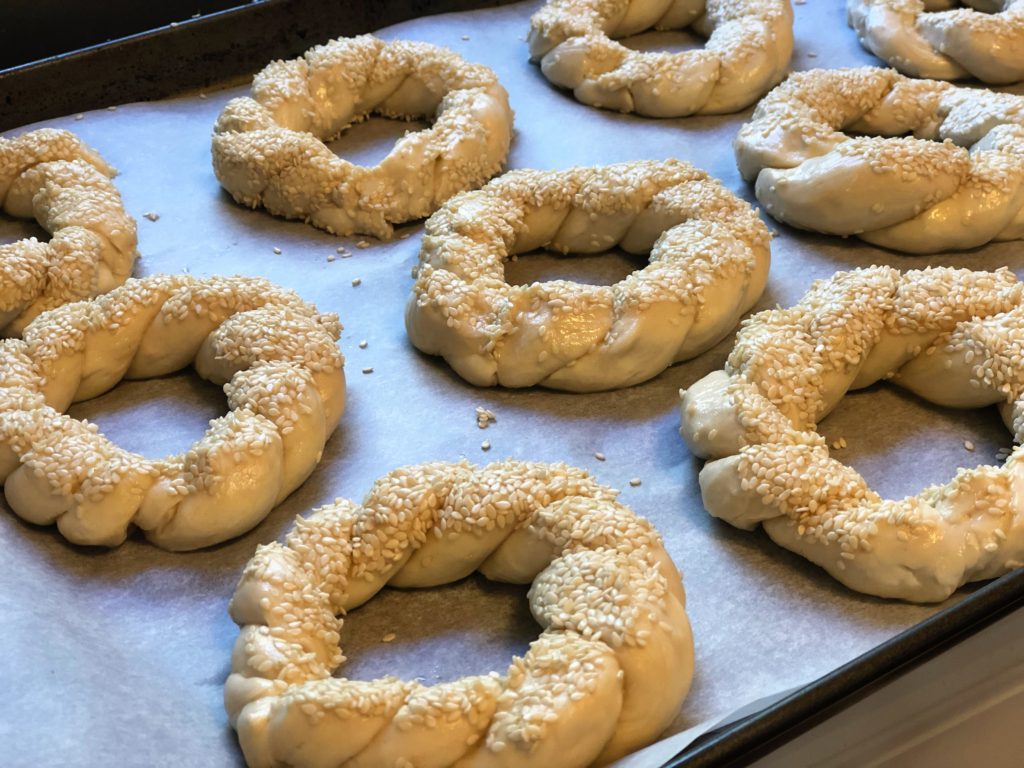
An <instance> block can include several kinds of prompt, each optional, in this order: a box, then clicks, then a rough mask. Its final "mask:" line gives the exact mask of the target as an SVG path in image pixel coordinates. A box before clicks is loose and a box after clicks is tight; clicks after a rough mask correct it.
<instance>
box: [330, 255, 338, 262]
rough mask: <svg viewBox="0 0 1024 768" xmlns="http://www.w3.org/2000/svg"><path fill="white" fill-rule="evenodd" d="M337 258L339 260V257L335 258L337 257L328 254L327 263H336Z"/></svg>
mask: <svg viewBox="0 0 1024 768" xmlns="http://www.w3.org/2000/svg"><path fill="white" fill-rule="evenodd" d="M337 258H338V257H337V256H335V255H334V254H333V253H328V254H327V262H328V263H330V262H332V261H334V260H335V259H337Z"/></svg>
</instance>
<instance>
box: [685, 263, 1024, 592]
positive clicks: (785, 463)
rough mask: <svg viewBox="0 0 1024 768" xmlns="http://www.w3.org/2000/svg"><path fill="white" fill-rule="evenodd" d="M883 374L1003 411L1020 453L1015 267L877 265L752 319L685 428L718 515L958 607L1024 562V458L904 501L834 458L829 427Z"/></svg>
mask: <svg viewBox="0 0 1024 768" xmlns="http://www.w3.org/2000/svg"><path fill="white" fill-rule="evenodd" d="M881 379H891V380H892V382H893V383H895V384H897V385H899V386H901V387H904V388H906V389H908V390H910V391H912V392H914V393H916V394H917V395H919V396H921V397H923V398H924V399H926V400H928V401H930V402H933V403H937V404H939V405H946V406H952V407H955V408H980V407H983V406H988V405H998V406H999V409H1000V413H1001V415H1002V417H1003V420H1004V421H1005V422H1006V424H1007V426H1008V427H1009V428H1010V430H1011V432H1013V434H1014V437H1015V439H1016V440H1017V441H1018V442H1020V441H1021V440H1022V439H1024V294H1022V284H1021V283H1020V282H1018V281H1017V279H1016V277H1014V275H1013V273H1012V272H1010V271H1009V270H1007V269H1001V270H999V271H997V272H972V271H970V270H956V269H948V268H939V269H926V270H921V271H911V272H906V273H902V274H901V273H900V272H899V271H897V270H895V269H892V268H890V267H871V268H868V269H859V270H854V271H852V272H840V273H838V274H836V275H835V276H834V277H832V278H831V279H829V280H823V281H818V282H816V283H815V284H814V285H813V286H812V287H811V290H810V291H809V292H808V293H807V295H806V296H804V298H803V299H801V301H800V302H799V303H798V304H797V305H796V306H794V307H792V308H790V309H775V310H770V311H767V312H761V313H759V314H757V315H754V316H753V317H751V318H750V319H749V320H748V321H746V323H745V324H744V326H743V328H742V329H741V330H740V333H739V335H738V337H737V340H736V347H735V349H734V350H733V352H732V355H731V356H730V357H729V361H728V363H727V364H726V368H725V370H724V371H718V372H716V373H712V374H710V375H708V376H706V377H704V378H703V379H701V380H700V381H698V382H697V383H696V384H694V385H693V386H692V387H690V388H689V389H688V390H687V391H686V392H685V393H683V394H682V405H681V415H682V428H681V433H682V435H683V437H684V438H685V440H686V442H687V443H688V444H689V446H690V449H691V450H692V451H693V453H694V454H695V455H697V456H700V457H706V458H710V459H711V461H709V462H708V463H707V464H706V465H705V466H704V468H703V469H702V470H701V473H700V486H701V493H702V495H703V498H704V506H705V507H706V508H707V510H708V511H709V512H710V513H711V514H712V515H713V516H715V517H719V518H722V519H723V520H725V521H727V522H729V523H730V524H732V525H735V526H736V527H738V528H745V529H753V528H755V527H756V526H757V525H758V524H761V525H763V526H764V529H765V531H766V532H767V533H768V535H769V536H770V537H771V538H772V539H773V540H774V541H775V542H777V543H778V544H780V545H781V546H783V547H785V548H786V549H789V550H792V551H793V552H796V553H798V554H801V555H803V556H804V557H806V558H807V559H808V560H810V561H812V562H814V563H817V564H818V565H820V566H821V567H822V568H824V569H825V570H827V571H828V572H829V573H830V574H831V575H832V576H834V577H835V578H836V579H838V580H839V581H841V582H842V583H843V584H845V585H847V586H848V587H850V588H851V589H855V590H858V591H860V592H866V593H869V594H873V595H878V596H880V597H895V598H901V599H904V600H912V601H914V602H934V601H939V600H944V599H946V598H947V597H949V595H951V594H952V593H953V591H954V590H956V589H957V588H958V587H959V586H960V585H962V584H965V583H967V582H969V581H975V580H978V579H990V578H994V577H996V576H999V575H1001V574H1003V573H1006V572H1007V571H1009V570H1012V569H1013V568H1016V567H1019V566H1021V565H1024V495H1022V493H1024V491H1022V488H1024V486H1022V485H1021V483H1022V482H1024V450H1021V449H1018V450H1017V451H1015V452H1014V454H1013V455H1012V456H1011V457H1010V459H1009V460H1008V461H1007V462H1006V463H1005V464H1004V465H1003V466H1002V467H994V466H980V467H977V468H975V469H961V470H960V471H959V472H958V473H957V475H956V477H955V478H953V480H951V481H950V482H949V483H947V484H945V485H936V486H932V487H929V488H926V489H925V490H923V491H922V492H921V493H920V494H918V495H917V496H910V497H907V498H905V499H902V500H900V501H889V500H885V499H882V498H881V497H880V496H879V495H878V494H877V493H875V492H874V491H872V490H871V489H870V488H869V487H868V485H867V483H866V482H865V481H864V479H863V478H862V477H861V476H860V475H859V474H857V472H855V471H854V470H853V469H851V468H850V467H847V466H845V465H844V464H842V463H840V462H838V461H836V460H835V459H833V458H832V457H831V456H830V455H829V450H828V446H827V445H826V443H825V440H824V439H823V438H822V436H821V435H820V434H818V432H817V431H816V426H815V425H816V424H817V423H818V422H819V421H820V420H821V419H822V418H824V416H825V415H826V414H827V413H828V412H829V411H830V410H831V409H832V408H833V407H834V406H835V405H836V403H838V402H839V400H840V399H841V398H842V397H843V395H844V394H845V393H846V392H847V391H848V390H851V389H860V388H862V387H867V386H870V385H871V384H873V383H875V382H876V381H879V380H881ZM723 457H724V458H723Z"/></svg>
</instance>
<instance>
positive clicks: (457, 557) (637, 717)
mask: <svg viewBox="0 0 1024 768" xmlns="http://www.w3.org/2000/svg"><path fill="white" fill-rule="evenodd" d="M616 495H617V492H616V491H613V490H611V489H609V488H605V487H603V486H601V485H598V484H597V483H596V482H595V481H594V480H593V479H591V478H590V477H589V475H588V474H587V473H586V472H585V471H583V470H580V469H574V468H571V467H567V466H565V465H562V464H540V463H527V462H520V461H503V462H496V463H494V464H489V465H487V466H486V467H483V468H482V469H478V468H476V467H474V466H472V465H471V464H469V463H467V462H460V463H457V464H450V463H443V462H436V463H430V464H421V465H418V466H413V467H404V468H401V469H397V470H395V471H393V472H391V473H390V474H388V475H386V476H384V477H383V478H381V479H379V480H377V482H376V483H374V485H373V488H372V489H371V490H370V492H369V494H368V495H367V496H366V498H365V499H364V500H363V503H362V505H359V504H356V503H354V502H351V501H346V500H344V499H339V500H337V501H336V502H334V503H333V504H331V505H328V506H326V507H323V508H321V509H318V510H315V511H314V512H313V514H311V515H310V516H309V517H307V518H298V519H296V521H295V528H294V529H293V530H292V531H291V532H290V533H289V534H288V537H287V539H286V540H285V543H284V544H277V543H275V544H270V545H268V546H261V547H259V548H258V549H257V551H256V555H255V557H253V559H252V560H251V561H250V562H249V564H248V565H247V566H246V568H245V571H244V572H243V574H242V577H241V579H240V580H239V583H238V587H237V588H236V590H235V594H234V597H233V598H232V600H231V606H230V611H231V616H232V618H234V620H235V621H236V622H237V623H238V624H239V625H240V626H241V634H240V635H239V637H238V641H237V642H236V643H235V648H234V652H233V653H232V657H231V674H230V676H229V677H228V680H227V683H226V684H225V692H224V701H225V706H226V708H227V711H228V716H229V718H230V720H231V724H232V725H233V726H234V727H235V729H236V730H237V731H238V739H239V742H240V744H241V746H242V751H243V752H244V754H245V759H246V762H247V763H248V764H249V766H250V767H251V768H283V766H289V767H290V768H334V767H335V766H339V765H342V764H344V765H345V766H349V767H350V768H380V766H392V765H415V766H417V768H435V767H436V768H447V766H452V765H459V766H463V767H464V768H469V767H470V766H477V767H479V768H484V767H485V766H489V767H492V768H499V767H500V766H524V765H534V766H553V765H557V766H559V767H560V768H582V767H583V766H587V765H590V764H591V763H594V762H595V761H596V762H597V763H598V764H604V763H606V762H609V761H611V760H614V759H616V758H617V757H619V756H621V755H624V754H626V753H628V752H630V751H633V750H635V749H637V748H639V747H641V746H644V745H645V744H647V743H649V742H650V741H652V740H653V739H654V738H655V737H656V736H657V735H658V734H659V733H660V732H661V731H662V730H664V729H665V728H666V727H667V726H668V725H669V723H671V721H672V719H673V718H674V717H675V715H676V714H677V713H678V711H679V707H680V705H681V704H682V701H683V699H684V698H685V697H686V694H687V691H688V690H689V686H690V680H691V678H692V675H693V639H692V637H691V634H690V626H689V622H688V620H687V617H686V612H685V604H686V597H685V594H684V592H683V585H682V580H681V577H680V576H679V572H678V571H677V570H676V568H675V566H674V565H673V564H672V560H671V559H670V558H669V556H668V554H667V553H666V552H665V549H664V547H663V546H662V544H661V537H660V536H659V535H658V533H657V532H656V531H655V530H654V528H653V527H652V526H651V525H650V523H648V522H647V521H646V520H644V519H643V518H641V517H637V516H636V515H635V514H634V513H633V512H632V510H630V509H629V508H628V507H625V506H623V505H622V504H619V503H618V502H616V501H615V498H616ZM476 570H479V571H480V572H481V573H482V574H483V575H484V576H486V577H487V578H489V579H492V580H495V581H502V582H509V583H513V584H527V583H530V582H531V581H532V586H531V587H530V591H529V601H530V609H531V611H532V612H533V615H534V617H535V618H536V619H537V621H538V623H539V624H540V625H541V626H542V627H543V629H544V631H543V633H542V634H541V636H540V638H539V639H538V640H537V641H535V642H534V643H533V644H532V645H531V646H530V650H529V651H528V652H527V654H526V656H525V657H524V658H522V659H519V658H517V659H515V660H514V661H513V663H512V666H511V667H510V668H509V670H508V673H507V674H506V675H505V676H504V677H502V676H499V675H497V674H493V673H492V674H491V675H486V676H474V677H464V678H462V679H460V680H456V681H455V682H451V683H441V684H439V685H434V686H430V687H426V686H423V685H420V684H419V683H415V682H412V683H410V682H405V681H402V680H399V679H397V678H394V677H387V678H383V679H379V680H374V681H371V682H365V681H358V680H348V679H345V678H335V677H332V676H331V673H332V671H334V670H335V669H336V668H337V667H339V666H340V665H341V664H342V662H343V661H344V657H343V656H342V654H341V651H340V649H339V648H338V640H339V635H340V631H341V624H342V619H340V618H336V615H337V614H344V613H345V612H346V611H348V610H351V609H352V608H355V607H356V606H359V605H361V604H362V603H364V602H366V601H367V600H369V599H370V598H371V597H372V596H373V595H374V594H376V593H377V592H378V591H379V590H380V589H381V588H382V587H383V586H384V585H385V584H391V585H392V586H397V587H429V586H435V585H438V584H446V583H448V582H451V581H456V580H458V579H461V578H464V577H466V576H468V575H469V574H471V573H472V572H473V571H476Z"/></svg>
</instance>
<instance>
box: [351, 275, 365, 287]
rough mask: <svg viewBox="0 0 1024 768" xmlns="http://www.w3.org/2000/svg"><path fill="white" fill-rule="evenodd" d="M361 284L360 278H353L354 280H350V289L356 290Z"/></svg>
mask: <svg viewBox="0 0 1024 768" xmlns="http://www.w3.org/2000/svg"><path fill="white" fill-rule="evenodd" d="M362 284H363V279H362V278H361V277H354V278H352V287H353V288H358V287H359V286H360V285H362Z"/></svg>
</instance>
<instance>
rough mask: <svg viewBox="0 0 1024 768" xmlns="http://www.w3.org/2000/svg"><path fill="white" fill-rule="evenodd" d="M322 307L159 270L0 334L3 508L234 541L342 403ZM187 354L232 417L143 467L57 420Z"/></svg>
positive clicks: (169, 367)
mask: <svg viewBox="0 0 1024 768" xmlns="http://www.w3.org/2000/svg"><path fill="white" fill-rule="evenodd" d="M339 334H340V325H339V324H338V319H337V316H335V315H325V314H321V313H319V312H317V311H316V308H315V307H313V306H312V305H310V304H307V303H305V302H303V301H302V300H301V299H300V298H299V297H298V296H297V295H296V294H294V293H292V292H291V291H286V290H283V289H281V288H278V287H276V286H274V285H273V284H271V283H269V282H267V281H266V280H262V279H256V278H241V277H234V278H205V279H200V278H193V277H189V276H185V275H175V276H171V275H159V276H155V277H149V278H145V279H142V280H134V279H132V280H129V281H128V282H126V283H125V284H124V285H123V286H121V287H119V288H116V289H114V290H113V291H111V292H109V293H107V294H104V295H103V296H100V297H99V298H97V299H94V300H92V301H82V302H76V303H72V304H65V305H64V306H62V307H59V308H57V309H53V310H50V311H48V312H45V313H43V314H42V315H40V316H39V317H38V318H36V320H34V321H33V322H32V323H30V324H29V326H28V327H27V328H26V329H25V333H24V339H23V340H14V339H8V340H5V341H2V342H0V481H3V483H4V494H5V496H6V497H7V501H8V503H9V504H10V505H11V508H12V509H13V510H14V511H15V512H16V513H17V514H18V515H19V516H21V517H23V518H24V519H26V520H28V521H30V522H32V523H36V524H39V525H47V524H51V523H54V522H56V524H57V526H58V528H59V529H60V531H61V533H62V534H64V536H65V537H67V538H68V539H69V540H70V541H73V542H75V543H78V544H94V545H96V544H98V545H103V546H115V545H117V544H120V543H121V542H122V541H123V540H124V539H125V537H126V535H127V531H128V527H129V526H130V525H132V524H134V525H137V526H139V527H140V528H142V529H143V530H145V532H146V535H147V537H148V538H149V539H150V540H151V541H153V542H154V543H155V544H157V545H158V546H161V547H164V548H167V549H178V550H180V549H195V548H198V547H203V546H208V545H209V544H214V543H217V542H219V541H223V540H224V539H227V538H231V537H233V536H237V535H238V534H240V533H243V532H245V531H247V530H249V528H251V527H252V526H253V525H255V524H256V523H258V522H259V521H260V520H262V519H263V517H265V516H266V514H267V513H268V512H269V511H270V510H271V509H272V508H273V507H274V506H275V505H276V504H277V503H279V502H280V501H281V500H282V499H284V497H285V496H287V495H288V494H289V493H291V492H292V491H293V490H294V489H295V488H296V487H298V486H299V485H300V484H301V483H302V482H303V481H304V480H305V479H306V477H307V476H308V475H309V473H310V472H311V471H312V470H313V468H314V467H315V466H316V464H317V462H319V460H320V455H321V452H322V450H323V446H324V442H325V441H326V440H327V438H328V437H329V436H330V434H331V432H333V431H334V428H335V426H336V425H337V422H338V420H339V418H340V417H341V413H342V411H343V409H344V403H345V383H344V382H345V379H344V373H343V372H342V364H343V362H344V361H343V358H342V356H341V352H340V351H339V350H338V347H337V343H336V341H337V338H338V336H339ZM190 363H192V364H194V365H195V368H196V370H197V372H198V373H199V374H200V376H202V377H203V378H205V379H207V380H208V381H211V382H213V383H215V384H220V385H224V390H225V392H226V393H227V396H228V404H229V406H230V408H231V411H230V412H229V413H228V414H227V415H226V416H224V417H222V418H219V419H215V420H213V421H211V422H210V428H209V429H208V430H207V432H206V434H205V435H204V436H203V438H202V439H200V440H199V441H198V442H197V443H195V444H194V445H193V446H192V447H191V448H190V449H189V450H188V451H187V452H185V453H184V454H181V455H179V456H172V457H170V458H167V459H164V460H160V461H150V460H147V459H144V458H143V457H141V456H138V455H136V454H133V453H130V452H128V451H125V450H123V449H121V448H119V447H117V446H116V445H114V444H113V443H111V442H110V441H109V440H107V439H106V438H105V437H103V436H102V435H101V434H99V433H98V431H97V430H96V427H95V426H94V425H92V424H89V423H87V422H82V421H77V420H75V419H72V418H70V417H68V416H66V415H64V414H62V413H61V411H64V410H65V409H66V408H67V407H68V406H69V405H70V404H71V403H72V402H76V401H79V400H85V399H87V398H90V397H95V396H96V395H99V394H102V393H103V392H106V391H107V390H109V389H111V388H112V387H114V386H115V385H116V384H117V383H118V382H119V381H120V380H121V379H122V378H149V377H152V376H160V375H164V374H167V373H172V372H174V371H176V370H179V369H181V368H183V367H185V366H187V365H189V364H190Z"/></svg>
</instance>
